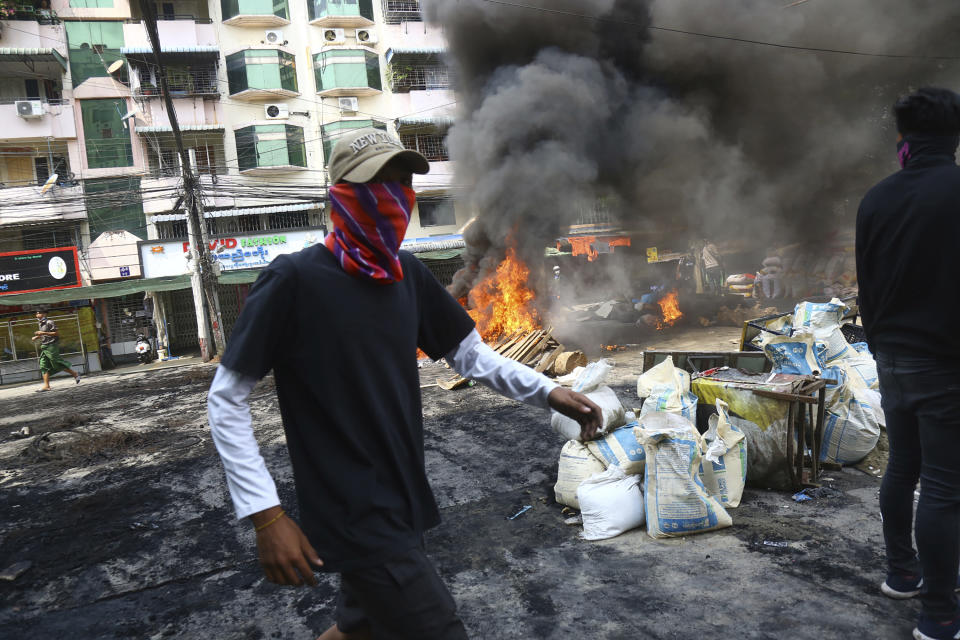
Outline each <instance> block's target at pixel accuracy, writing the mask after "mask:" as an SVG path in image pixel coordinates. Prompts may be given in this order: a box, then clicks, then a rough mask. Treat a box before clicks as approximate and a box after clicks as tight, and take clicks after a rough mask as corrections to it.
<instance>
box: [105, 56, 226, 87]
mask: <svg viewBox="0 0 960 640" xmlns="http://www.w3.org/2000/svg"><path fill="white" fill-rule="evenodd" d="M126 51H127V50H124V52H125V53H126ZM160 55H161V58H163V60H164V65H165V67H166V71H167V87H168V88H169V89H170V96H171V97H173V98H192V97H201V98H219V97H220V85H219V79H218V77H217V66H216V62H215V61H216V59H217V54H216V52H213V53H212V54H205V55H201V54H196V53H161V54H160ZM127 60H128V61H129V62H130V66H131V68H132V69H133V70H134V77H133V81H132V83H131V84H132V85H133V95H134V96H136V97H138V98H151V97H156V98H159V97H160V78H159V77H158V76H157V73H156V69H155V68H154V66H153V65H152V63H151V62H150V61H149V60H147V57H146V56H145V55H144V56H139V55H134V54H130V53H127Z"/></svg>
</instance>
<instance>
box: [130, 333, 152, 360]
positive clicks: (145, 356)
mask: <svg viewBox="0 0 960 640" xmlns="http://www.w3.org/2000/svg"><path fill="white" fill-rule="evenodd" d="M134 349H135V350H136V352H137V360H139V361H140V364H150V363H151V362H153V345H151V344H150V341H149V340H147V338H146V336H144V335H143V334H142V333H140V334H137V345H136V347H134Z"/></svg>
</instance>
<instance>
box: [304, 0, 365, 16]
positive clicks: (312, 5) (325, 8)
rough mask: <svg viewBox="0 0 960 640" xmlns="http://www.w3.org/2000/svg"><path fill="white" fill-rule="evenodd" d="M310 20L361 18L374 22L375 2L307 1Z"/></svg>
mask: <svg viewBox="0 0 960 640" xmlns="http://www.w3.org/2000/svg"><path fill="white" fill-rule="evenodd" d="M307 13H308V14H309V16H310V20H319V19H321V18H332V17H337V18H339V17H354V16H356V17H360V18H366V19H367V20H370V21H372V20H373V0H307Z"/></svg>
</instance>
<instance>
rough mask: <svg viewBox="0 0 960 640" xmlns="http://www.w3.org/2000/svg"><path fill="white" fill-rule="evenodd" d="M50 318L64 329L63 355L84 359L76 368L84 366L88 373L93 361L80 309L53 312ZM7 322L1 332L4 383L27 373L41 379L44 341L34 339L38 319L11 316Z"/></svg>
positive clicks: (0, 372) (1, 377)
mask: <svg viewBox="0 0 960 640" xmlns="http://www.w3.org/2000/svg"><path fill="white" fill-rule="evenodd" d="M49 318H50V319H51V320H53V321H54V322H55V323H56V325H57V331H58V332H59V333H60V355H62V356H63V357H64V358H67V359H71V356H73V359H74V360H75V359H76V356H79V357H80V359H81V360H80V362H77V363H74V366H73V367H72V368H73V369H75V370H77V369H82V373H84V374H86V373H88V372H89V371H90V363H89V360H88V358H87V350H86V347H84V344H83V336H82V333H81V331H80V316H79V315H78V314H76V313H52V314H50V316H49ZM4 324H6V325H7V326H6V330H5V331H3V328H2V327H0V332H2V334H3V335H2V336H0V345H2V347H3V352H2V353H0V384H4V383H5V382H12V381H15V380H16V379H19V380H23V379H24V377H25V374H26V376H27V377H29V378H35V379H38V380H39V379H40V378H41V377H42V376H41V375H40V341H39V340H37V341H34V340H32V338H33V334H34V332H35V331H36V330H37V327H38V324H37V321H36V320H33V319H29V318H24V319H20V320H17V319H10V320H7V321H5V322H4ZM5 378H6V379H5ZM11 378H13V379H14V380H11Z"/></svg>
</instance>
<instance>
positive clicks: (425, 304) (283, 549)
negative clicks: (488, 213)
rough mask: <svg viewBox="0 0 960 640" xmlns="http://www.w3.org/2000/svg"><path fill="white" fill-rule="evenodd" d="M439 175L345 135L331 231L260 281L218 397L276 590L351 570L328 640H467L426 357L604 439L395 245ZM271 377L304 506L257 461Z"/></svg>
mask: <svg viewBox="0 0 960 640" xmlns="http://www.w3.org/2000/svg"><path fill="white" fill-rule="evenodd" d="M429 168H430V165H429V163H428V162H427V161H426V159H425V158H424V157H423V156H422V155H420V154H419V153H416V152H414V151H410V150H406V149H404V148H403V146H402V145H401V144H400V143H399V141H397V140H396V139H395V138H393V137H391V136H388V135H387V134H386V133H384V132H382V131H378V130H376V129H363V130H360V131H357V132H355V133H353V134H352V135H349V136H347V137H344V138H342V139H341V140H340V141H339V142H338V143H337V145H336V146H335V148H334V149H333V152H332V154H331V159H330V165H329V171H330V180H331V183H332V184H333V186H332V187H331V188H330V201H331V205H332V210H331V214H330V217H331V221H332V223H333V230H332V232H331V233H330V234H329V235H328V236H327V238H326V241H325V242H324V243H323V244H322V245H316V246H313V247H309V248H307V249H304V250H302V251H300V252H298V253H294V254H291V255H283V256H278V257H277V258H276V259H275V260H274V261H273V262H272V263H271V264H270V266H269V267H267V268H266V269H265V270H264V272H263V273H262V274H261V275H260V277H259V278H258V279H257V282H256V283H255V284H254V286H253V288H252V289H251V291H250V295H249V297H248V298H247V302H246V306H245V307H244V309H243V311H242V313H241V314H240V317H239V319H238V320H237V324H236V326H235V327H234V330H233V335H232V336H231V339H230V343H229V344H228V346H227V350H226V353H225V354H224V356H223V359H222V363H221V366H220V367H219V368H218V370H217V373H216V377H215V378H214V381H213V385H212V387H211V389H210V394H209V398H208V407H209V418H210V427H211V431H212V434H213V438H214V442H215V443H216V446H217V449H218V451H219V452H220V456H221V458H222V460H223V464H224V467H225V470H226V475H227V484H228V487H229V489H230V495H231V497H232V499H233V503H234V506H235V508H236V515H237V517H238V518H248V519H249V520H250V523H251V524H252V526H253V527H254V529H255V531H256V538H257V549H258V553H259V558H260V564H261V566H262V567H263V570H264V572H265V574H266V576H267V578H268V579H269V580H270V581H271V582H274V583H277V584H285V585H303V584H309V585H315V584H316V579H315V577H314V574H313V572H314V570H321V571H328V572H336V573H339V574H340V578H341V590H340V595H339V601H338V604H337V611H336V624H335V625H334V626H332V627H331V628H330V629H328V630H327V631H325V632H324V633H323V635H321V638H322V639H324V640H327V639H331V638H369V637H375V638H410V639H413V638H417V639H419V640H428V639H433V638H436V639H444V640H445V639H448V638H450V639H453V638H458V639H459V638H466V637H467V634H466V631H465V629H464V627H463V624H462V622H461V621H460V619H459V617H458V615H457V612H456V606H455V603H454V601H453V598H452V597H451V595H450V593H449V592H448V591H447V588H446V587H445V586H444V584H443V582H442V581H441V580H440V578H439V577H438V575H437V573H436V571H435V569H434V567H433V565H432V563H431V562H430V560H429V559H428V557H427V556H426V555H425V553H424V547H423V534H424V532H425V531H426V530H428V529H430V528H432V527H435V526H436V525H437V524H438V523H439V521H440V514H439V511H438V508H437V505H436V502H435V501H434V498H433V494H432V492H431V490H430V486H429V483H428V481H427V477H426V472H425V468H424V443H423V437H424V434H423V417H422V412H421V398H420V386H419V377H418V372H417V365H416V350H417V348H418V347H419V348H420V349H422V350H423V351H424V352H426V353H427V355H429V356H430V357H431V358H434V359H439V358H441V357H446V359H447V362H449V363H450V365H451V366H452V367H453V369H455V370H456V371H457V372H458V373H460V374H461V375H463V376H465V377H469V378H473V379H475V380H478V381H480V382H482V383H484V384H486V385H488V386H489V387H491V388H492V389H494V390H495V391H498V392H499V393H501V394H503V395H505V396H507V397H510V398H513V399H516V400H519V401H522V402H526V403H528V404H532V405H536V406H539V407H542V408H544V409H546V408H548V407H552V408H553V409H555V410H557V411H559V412H560V413H563V414H565V415H567V416H570V417H572V418H575V419H577V420H578V421H579V423H580V424H581V427H582V432H583V436H584V437H592V436H593V435H595V433H596V430H597V428H598V427H599V426H600V421H601V413H600V409H599V408H598V407H597V406H596V405H595V404H593V403H592V402H591V401H590V400H589V399H588V398H586V397H585V396H583V395H581V394H578V393H574V392H573V391H570V390H567V389H563V388H561V387H558V386H557V385H556V384H554V383H553V382H551V381H550V380H549V379H547V378H545V377H544V376H542V375H541V374H538V373H535V372H534V371H533V370H531V369H530V368H528V367H524V366H522V365H519V364H518V363H516V362H514V361H513V360H508V359H506V358H503V357H502V356H500V355H498V354H496V353H494V352H493V350H492V349H490V348H489V347H487V346H486V345H485V344H483V342H482V341H481V339H480V336H479V335H478V334H477V332H476V330H475V329H474V324H473V321H472V320H471V319H470V316H469V315H467V313H466V312H465V311H464V310H463V308H462V307H461V306H460V305H459V304H458V303H457V302H456V300H454V299H453V298H452V297H451V296H450V295H449V294H448V293H447V292H446V291H445V290H444V288H443V287H442V286H441V285H440V284H439V283H438V282H437V281H436V280H435V279H434V278H433V276H432V274H431V273H430V272H429V271H428V270H427V269H426V267H424V266H423V264H422V263H420V262H419V261H418V260H417V259H416V258H415V257H414V256H412V255H411V254H409V253H407V252H404V251H400V250H399V249H400V243H401V242H402V240H403V237H404V233H405V232H406V229H407V225H408V223H409V221H410V216H411V213H412V211H413V209H414V204H415V194H414V191H413V189H412V188H411V185H412V174H413V173H421V174H422V173H427V172H428V171H429ZM271 369H272V370H273V372H274V377H275V380H276V385H277V395H278V398H279V403H280V411H281V415H282V418H283V425H284V430H285V432H286V438H287V446H288V450H289V453H290V458H291V461H292V464H293V471H294V481H295V484H296V490H297V498H298V502H299V523H297V522H294V520H293V519H291V518H290V516H289V515H287V514H286V513H285V512H284V510H283V509H282V506H281V504H280V500H279V498H278V497H277V491H276V488H275V486H274V482H273V480H272V479H271V477H270V474H269V473H268V471H267V469H266V467H265V464H264V461H263V458H262V457H261V456H260V453H259V450H258V448H257V444H256V441H255V439H254V436H253V430H252V427H251V417H250V409H249V406H248V404H247V397H248V395H249V393H250V391H251V389H252V388H253V387H254V385H255V384H256V382H257V380H259V379H260V378H262V377H263V376H264V375H265V374H266V373H267V372H268V371H270V370H271Z"/></svg>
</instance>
